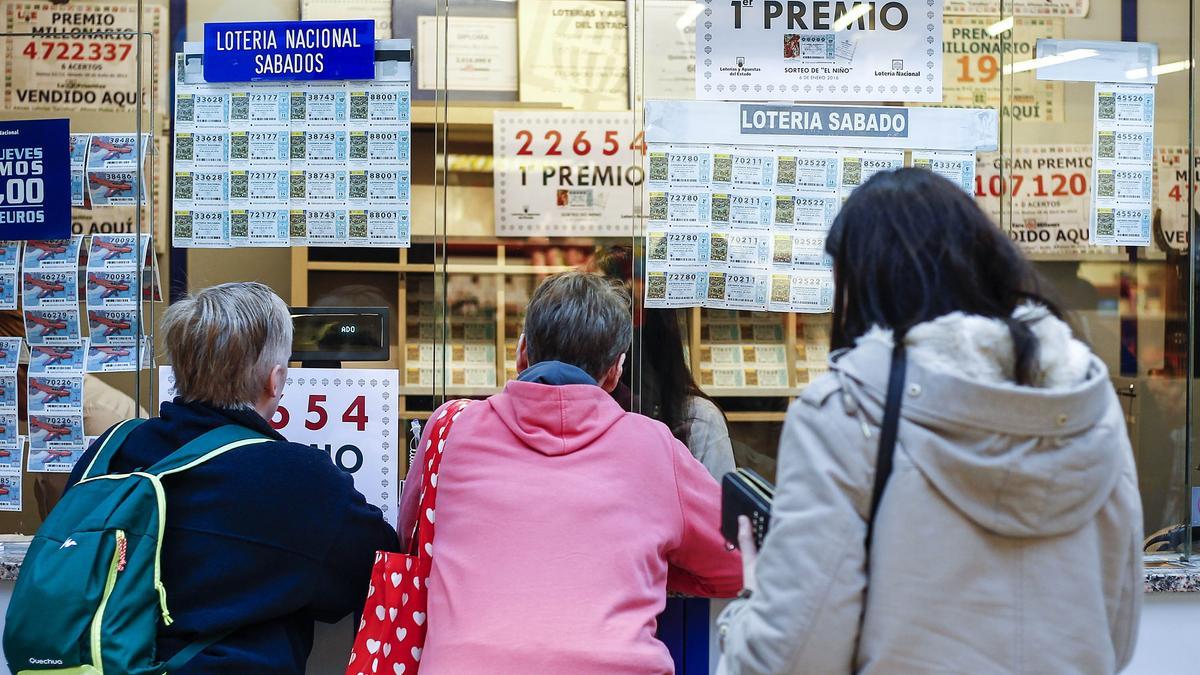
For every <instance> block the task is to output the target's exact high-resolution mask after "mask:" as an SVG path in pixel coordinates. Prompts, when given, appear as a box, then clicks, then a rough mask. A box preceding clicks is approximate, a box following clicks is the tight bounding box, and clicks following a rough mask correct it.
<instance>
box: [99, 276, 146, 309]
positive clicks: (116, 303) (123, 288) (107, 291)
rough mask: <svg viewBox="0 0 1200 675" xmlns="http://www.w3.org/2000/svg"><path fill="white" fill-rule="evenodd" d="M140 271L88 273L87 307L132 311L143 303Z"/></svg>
mask: <svg viewBox="0 0 1200 675" xmlns="http://www.w3.org/2000/svg"><path fill="white" fill-rule="evenodd" d="M139 276H140V275H139V273H138V270H136V269H134V270H126V271H113V272H88V273H87V306H88V308H89V309H92V308H103V309H131V308H136V307H137V306H138V304H139V303H140V302H141V293H140V291H139V290H138V281H139Z"/></svg>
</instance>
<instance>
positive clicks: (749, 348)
mask: <svg viewBox="0 0 1200 675" xmlns="http://www.w3.org/2000/svg"><path fill="white" fill-rule="evenodd" d="M742 354H743V355H742V360H743V361H745V362H747V363H757V364H774V365H780V366H782V365H786V364H787V348H786V347H785V346H784V345H743V346H742Z"/></svg>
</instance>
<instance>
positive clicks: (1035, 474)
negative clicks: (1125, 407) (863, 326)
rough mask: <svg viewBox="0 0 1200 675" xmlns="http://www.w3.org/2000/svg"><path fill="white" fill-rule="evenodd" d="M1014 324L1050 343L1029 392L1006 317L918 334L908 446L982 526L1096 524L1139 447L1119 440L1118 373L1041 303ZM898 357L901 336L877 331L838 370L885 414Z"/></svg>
mask: <svg viewBox="0 0 1200 675" xmlns="http://www.w3.org/2000/svg"><path fill="white" fill-rule="evenodd" d="M1014 318H1017V319H1020V320H1023V321H1026V322H1027V323H1028V324H1029V325H1030V327H1031V329H1032V331H1033V333H1034V335H1035V336H1036V337H1037V339H1038V345H1039V346H1038V354H1037V358H1036V361H1035V363H1036V368H1035V370H1036V374H1035V376H1034V381H1033V382H1032V383H1031V385H1029V386H1022V385H1017V384H1016V383H1015V381H1014V377H1013V370H1014V368H1013V362H1014V358H1013V346H1012V340H1011V337H1010V334H1009V329H1008V326H1007V325H1006V324H1005V322H1003V321H1000V320H997V319H989V318H984V317H980V316H975V315H965V314H961V313H954V314H949V315H946V316H943V317H939V318H938V319H935V320H933V321H930V322H927V323H924V324H920V325H918V326H915V327H914V328H913V329H912V330H911V331H910V332H909V334H908V335H907V337H906V338H905V345H906V347H907V353H908V374H907V377H906V384H905V395H904V398H903V403H902V407H901V418H902V420H903V421H904V423H902V424H901V425H900V432H899V442H900V448H902V449H903V452H905V453H906V454H907V455H908V457H909V458H910V459H911V461H912V462H913V464H914V465H915V466H916V468H917V469H918V470H919V471H921V472H922V474H924V476H925V477H926V479H927V480H928V481H929V482H930V483H931V484H932V485H933V487H934V489H935V490H937V491H938V492H939V493H940V494H941V495H942V496H943V497H945V499H946V500H947V501H948V502H950V503H951V504H952V505H953V506H954V508H956V509H958V510H959V511H960V512H962V513H963V514H964V515H965V516H966V517H967V518H969V519H970V520H972V521H973V522H975V523H976V524H978V525H980V526H981V527H983V528H985V529H987V530H989V531H992V532H994V533H996V534H1000V535H1004V536H1011V537H1044V536H1054V535H1060V534H1064V533H1067V532H1072V531H1074V530H1076V529H1078V528H1079V527H1081V526H1082V525H1083V524H1084V523H1086V522H1088V521H1089V520H1091V519H1092V518H1093V517H1094V516H1095V514H1096V512H1097V511H1098V510H1099V509H1100V508H1101V507H1102V506H1103V504H1104V503H1105V502H1106V501H1107V500H1108V498H1109V495H1110V494H1111V493H1112V490H1113V489H1114V487H1115V485H1116V483H1117V481H1118V479H1119V478H1120V476H1121V474H1122V470H1123V469H1124V465H1125V461H1126V458H1125V457H1124V455H1123V453H1122V449H1123V448H1127V442H1126V441H1125V440H1124V439H1122V440H1121V442H1113V438H1114V436H1119V435H1121V434H1124V433H1125V430H1124V420H1123V417H1122V415H1121V413H1120V407H1119V405H1118V404H1117V402H1116V395H1115V392H1114V391H1113V388H1112V384H1111V383H1110V381H1109V378H1108V370H1107V368H1106V367H1105V366H1104V363H1103V362H1102V361H1100V359H1099V358H1097V357H1096V356H1095V355H1094V354H1093V353H1092V352H1091V350H1090V349H1088V347H1087V346H1086V345H1084V344H1083V343H1081V342H1079V341H1078V340H1076V339H1075V338H1074V337H1073V336H1072V334H1071V330H1070V328H1069V327H1068V326H1067V324H1065V323H1064V322H1063V321H1061V320H1059V319H1057V318H1055V317H1054V316H1052V315H1051V314H1049V312H1047V311H1046V310H1045V309H1044V308H1042V307H1038V306H1033V305H1026V306H1023V307H1021V308H1019V309H1018V310H1017V312H1016V313H1015V314H1014ZM891 353H892V335H891V332H890V331H883V330H874V331H871V332H870V333H868V334H867V335H865V336H863V337H862V338H861V339H860V340H859V341H858V343H857V344H856V346H855V347H854V348H853V349H851V350H848V351H845V352H843V353H842V354H838V355H836V356H835V359H834V364H833V370H834V372H835V373H836V374H837V376H838V378H839V379H840V380H841V382H842V385H843V386H844V387H846V389H847V393H848V394H855V392H857V393H856V394H855V397H856V398H860V399H863V400H864V402H865V401H870V403H869V404H868V405H866V406H864V407H866V408H868V409H869V410H870V411H872V412H873V413H875V414H876V415H878V416H879V417H881V416H882V412H881V411H882V408H883V404H884V401H885V399H886V391H887V378H888V373H889V364H890V361H891ZM855 414H858V415H862V414H864V410H863V409H861V408H856V409H855ZM878 421H879V420H878V418H876V419H874V420H873V422H875V423H876V424H877V423H878ZM898 451H899V449H898Z"/></svg>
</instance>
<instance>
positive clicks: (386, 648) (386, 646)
mask: <svg viewBox="0 0 1200 675" xmlns="http://www.w3.org/2000/svg"><path fill="white" fill-rule="evenodd" d="M391 654H392V643H390V642H385V643H383V656H384V658H387V657H388V656H391Z"/></svg>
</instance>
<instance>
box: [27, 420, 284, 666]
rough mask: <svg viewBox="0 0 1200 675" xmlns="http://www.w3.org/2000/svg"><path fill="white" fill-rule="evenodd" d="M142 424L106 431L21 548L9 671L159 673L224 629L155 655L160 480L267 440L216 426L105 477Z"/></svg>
mask: <svg viewBox="0 0 1200 675" xmlns="http://www.w3.org/2000/svg"><path fill="white" fill-rule="evenodd" d="M142 421H143V420H129V421H127V422H122V423H121V424H118V425H117V426H115V427H113V429H112V431H111V432H110V433H109V435H108V437H107V438H106V439H105V441H104V444H103V445H102V446H101V447H100V449H99V450H98V451H97V452H96V455H95V458H94V459H93V460H92V463H91V465H89V466H88V468H87V471H85V472H84V473H83V477H82V479H81V480H80V481H79V483H78V484H77V485H75V486H74V487H72V488H71V489H70V490H68V491H67V493H66V494H65V495H63V498H62V501H60V502H59V503H58V505H57V506H55V507H54V510H53V511H52V512H51V513H50V517H49V518H47V519H46V522H45V523H43V524H42V527H41V528H40V529H39V530H38V533H37V535H36V536H35V537H34V538H33V542H32V543H31V544H30V546H29V552H28V554H27V555H26V556H25V562H24V563H23V564H22V565H21V573H20V576H19V577H18V579H17V583H16V587H15V588H14V589H13V595H12V601H11V602H10V603H9V606H8V616H7V619H6V622H5V626H4V654H5V657H6V658H7V660H8V666H9V668H10V669H11V670H12V672H14V673H17V675H22V674H23V673H42V674H45V673H55V674H59V675H99V674H101V673H110V674H111V675H150V674H154V675H160V674H161V673H169V672H171V671H172V670H175V669H177V668H179V667H181V666H182V665H183V664H184V663H186V662H187V661H188V660H190V659H191V658H192V657H193V656H195V655H196V654H198V653H199V652H200V651H201V650H203V649H204V648H205V647H207V646H209V645H211V644H213V643H214V642H217V641H219V640H220V639H221V638H223V637H225V636H226V635H228V633H224V634H221V635H213V636H205V639H202V640H198V641H197V642H195V643H192V644H190V645H188V646H187V647H186V648H184V649H183V650H182V651H181V652H180V653H179V654H177V655H175V656H174V657H172V658H171V659H170V660H169V661H166V662H162V661H159V660H158V659H157V658H156V657H155V642H156V639H157V636H158V627H159V625H164V626H169V625H171V614H170V612H169V611H168V610H167V591H166V589H165V588H163V584H162V579H161V575H160V570H159V560H160V558H161V555H162V539H163V531H164V528H165V524H166V515H167V498H166V493H165V492H164V491H163V485H162V481H161V479H162V478H164V477H166V476H169V475H171V474H176V473H180V472H183V471H187V470H188V469H191V468H193V467H195V466H197V465H199V464H203V463H204V462H206V461H208V460H210V459H212V458H214V457H217V456H218V455H221V454H224V453H226V452H229V451H230V450H234V449H236V448H240V447H242V446H245V445H249V444H252V443H263V442H265V441H267V440H269V439H267V438H265V437H264V436H263V435H262V434H259V433H257V432H254V431H251V430H250V429H247V428H245V427H240V426H236V425H229V426H224V427H221V428H219V429H214V430H212V431H209V432H208V433H205V434H203V435H202V436H200V437H199V438H197V439H195V440H194V441H192V442H190V443H188V444H187V445H184V446H183V447H182V448H180V449H178V450H176V451H175V452H173V453H171V454H170V455H168V456H167V457H165V458H164V459H163V460H162V461H160V462H158V463H157V464H155V465H154V466H151V467H150V468H148V469H145V470H143V471H135V472H133V473H127V474H115V475H109V474H108V466H109V461H110V460H111V459H112V456H113V454H114V453H115V452H116V451H117V449H118V448H120V447H121V444H122V443H123V442H124V441H125V439H126V438H127V437H128V436H129V432H131V431H133V430H134V429H135V428H137V426H138V425H139V424H141V423H142Z"/></svg>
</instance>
